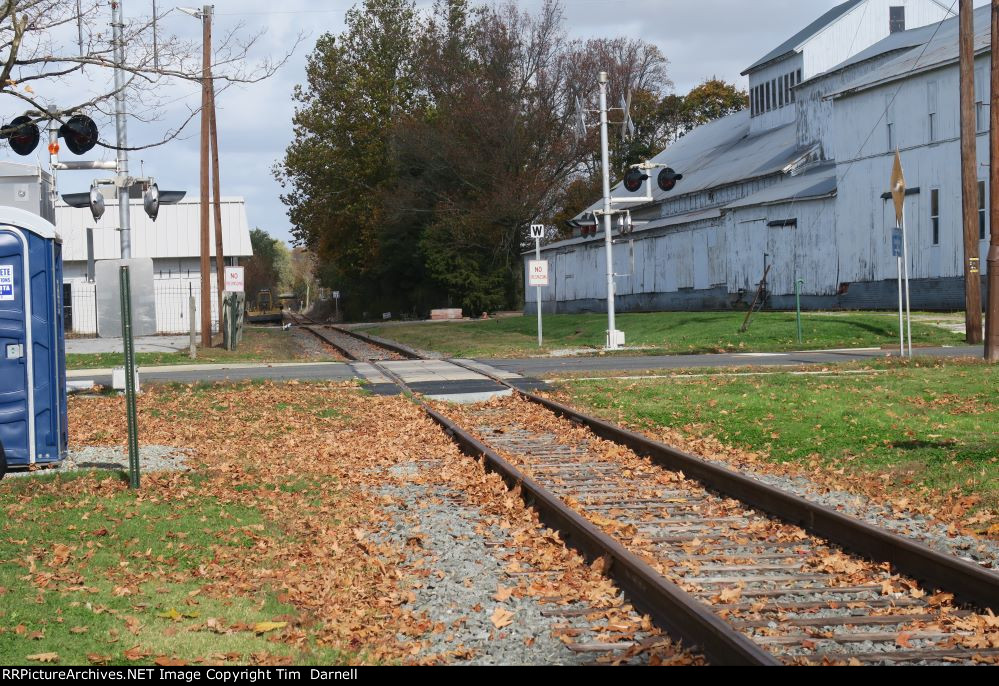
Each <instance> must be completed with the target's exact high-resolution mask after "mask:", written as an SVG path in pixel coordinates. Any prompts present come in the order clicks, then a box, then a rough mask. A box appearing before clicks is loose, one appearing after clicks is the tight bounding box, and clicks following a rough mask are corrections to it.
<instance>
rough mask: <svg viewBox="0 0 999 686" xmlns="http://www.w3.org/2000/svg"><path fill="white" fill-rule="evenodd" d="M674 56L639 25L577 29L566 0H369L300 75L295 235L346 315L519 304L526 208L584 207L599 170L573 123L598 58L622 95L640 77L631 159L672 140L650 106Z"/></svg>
mask: <svg viewBox="0 0 999 686" xmlns="http://www.w3.org/2000/svg"><path fill="white" fill-rule="evenodd" d="M667 66H668V62H667V61H666V59H665V57H664V56H663V55H662V54H661V53H660V51H659V50H658V49H657V48H655V46H652V45H649V44H647V43H644V42H642V41H636V40H631V39H607V40H604V39H599V40H594V41H591V42H589V43H580V42H572V41H569V40H568V39H567V38H566V36H565V32H564V17H563V13H562V9H561V5H560V4H559V2H558V1H557V0H545V2H543V3H542V4H541V7H540V9H539V10H538V11H536V12H534V13H526V12H522V11H521V10H520V9H518V7H517V5H516V4H515V3H514V2H508V3H507V4H504V5H499V6H490V5H484V4H483V5H474V4H472V2H470V0H436V2H435V4H434V7H433V11H432V12H431V13H430V15H429V16H428V17H427V18H425V19H423V20H419V19H417V17H416V15H415V13H414V12H413V5H412V4H411V2H410V1H409V0H364V1H363V2H362V3H361V4H360V5H359V6H357V7H356V8H355V9H353V10H351V11H350V13H348V17H347V28H346V30H345V31H344V32H343V33H342V34H340V35H339V36H332V35H325V36H323V37H321V38H320V39H319V41H318V42H317V44H316V49H315V51H314V52H313V53H312V54H311V55H310V56H309V60H308V67H307V82H306V84H304V85H303V86H300V87H299V88H297V89H296V91H295V99H296V101H297V102H298V108H297V110H296V114H295V119H294V125H295V136H294V142H293V143H292V144H291V145H290V146H289V147H288V150H287V152H286V155H285V159H284V161H283V162H282V163H281V165H280V166H279V167H278V168H277V169H276V170H275V171H276V174H277V176H278V178H279V179H280V180H281V181H282V183H283V184H284V187H285V190H286V193H285V194H284V195H283V196H282V199H283V200H284V202H285V203H286V204H287V205H288V208H289V216H290V217H291V220H292V224H293V226H294V229H293V233H294V235H295V238H296V240H297V241H299V242H300V243H302V244H303V245H305V246H306V247H308V248H309V249H311V250H313V251H314V252H315V253H316V254H317V257H318V259H319V265H318V269H317V271H316V273H317V274H320V275H321V277H322V279H323V285H324V286H328V287H331V288H334V289H337V290H341V291H343V292H344V293H345V303H347V307H348V308H349V311H348V315H349V316H355V317H356V316H358V315H361V314H362V313H363V311H364V310H367V311H369V312H378V311H385V310H390V311H393V312H413V311H416V312H417V313H426V311H427V310H429V309H431V308H433V307H440V306H460V307H462V308H464V309H466V310H467V311H468V312H469V313H470V314H475V313H478V312H481V311H483V310H496V309H499V308H507V307H516V306H518V305H519V303H520V302H521V297H522V293H523V275H522V267H521V259H520V254H521V252H523V251H524V250H525V249H527V248H528V247H530V246H531V245H533V243H532V242H531V241H530V240H529V238H528V227H529V225H530V224H532V223H535V222H538V221H541V222H545V223H550V222H551V221H552V219H553V218H559V217H568V216H572V214H574V213H575V212H577V211H578V209H581V208H577V207H576V206H577V205H578V204H579V202H580V198H582V197H584V195H586V194H587V192H588V190H589V189H591V188H598V186H594V185H593V184H594V182H595V181H596V180H597V179H598V177H597V176H596V175H595V172H596V170H598V169H599V148H598V145H597V140H598V132H597V131H596V130H595V129H594V128H591V129H590V130H589V131H588V132H587V134H586V136H584V137H582V139H578V138H577V135H576V131H575V129H576V127H575V123H574V115H575V109H576V108H575V102H576V99H577V98H578V99H580V100H582V101H584V102H585V103H588V105H587V106H591V104H592V99H593V96H594V94H595V92H596V73H597V71H599V70H600V69H603V70H605V71H608V72H610V73H611V74H612V76H611V79H612V83H613V87H614V90H612V94H611V98H612V100H613V104H614V105H615V106H616V105H617V102H618V101H619V100H620V99H621V96H626V94H627V93H628V92H629V90H630V91H631V93H632V101H633V109H634V111H636V112H641V113H642V116H641V117H640V119H641V121H640V123H639V127H638V128H639V135H638V136H637V137H636V139H635V140H633V141H629V142H628V143H627V144H626V145H621V146H620V147H618V146H617V145H616V146H615V152H614V154H615V168H618V167H623V166H624V161H625V160H627V159H637V158H638V157H639V156H641V155H645V154H647V152H648V151H651V150H653V149H655V146H656V144H657V143H658V140H659V137H660V133H659V132H658V130H657V129H656V128H655V127H657V126H660V124H659V122H658V121H655V120H653V118H652V117H646V116H645V112H646V111H648V112H656V111H658V110H657V105H658V103H659V101H660V100H661V98H662V97H663V96H664V95H665V93H666V91H667V90H668V88H669V87H670V85H671V84H670V82H669V78H668V75H667ZM618 119H620V117H618ZM570 212H571V213H570Z"/></svg>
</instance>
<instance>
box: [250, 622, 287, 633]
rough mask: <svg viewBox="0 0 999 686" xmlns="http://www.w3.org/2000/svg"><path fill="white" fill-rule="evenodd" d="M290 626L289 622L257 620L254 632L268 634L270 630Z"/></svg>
mask: <svg viewBox="0 0 999 686" xmlns="http://www.w3.org/2000/svg"><path fill="white" fill-rule="evenodd" d="M286 626H288V622H257V623H256V624H254V625H253V633H255V634H258V635H259V634H266V633H268V632H270V631H276V630H277V629H283V628H285V627H286Z"/></svg>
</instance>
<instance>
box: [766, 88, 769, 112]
mask: <svg viewBox="0 0 999 686" xmlns="http://www.w3.org/2000/svg"><path fill="white" fill-rule="evenodd" d="M766 91H767V94H766V99H767V107H766V111H767V112H769V111H770V82H769V81H767V83H766Z"/></svg>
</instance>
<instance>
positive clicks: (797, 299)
mask: <svg viewBox="0 0 999 686" xmlns="http://www.w3.org/2000/svg"><path fill="white" fill-rule="evenodd" d="M804 283H805V282H804V280H802V279H798V280H797V281H795V282H794V307H795V310H797V312H798V345H801V339H802V336H801V286H802V285H803V284H804Z"/></svg>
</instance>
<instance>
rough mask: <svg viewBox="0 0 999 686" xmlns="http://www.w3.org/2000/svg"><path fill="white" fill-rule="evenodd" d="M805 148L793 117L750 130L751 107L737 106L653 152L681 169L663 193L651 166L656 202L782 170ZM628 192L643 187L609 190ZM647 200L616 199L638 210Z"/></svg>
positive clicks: (623, 194)
mask: <svg viewBox="0 0 999 686" xmlns="http://www.w3.org/2000/svg"><path fill="white" fill-rule="evenodd" d="M804 152H805V151H804V150H802V149H801V148H799V147H798V141H797V132H796V126H795V124H794V123H789V124H785V125H784V126H780V127H778V128H775V129H771V130H769V131H764V132H763V133H759V134H755V135H752V136H750V135H749V111H748V110H742V111H741V112H736V113H735V114H732V115H729V116H727V117H723V118H722V119H718V120H716V121H713V122H709V123H707V124H704V125H703V126H699V127H697V128H696V129H694V130H693V131H691V132H690V133H688V134H687V135H686V136H684V137H683V138H681V139H680V140H678V141H677V142H676V143H674V144H673V145H671V146H670V147H668V148H666V149H665V150H664V151H662V152H661V153H659V154H658V155H656V156H655V157H654V158H652V160H651V161H652V162H655V163H657V164H664V165H667V166H669V167H672V168H673V169H675V170H676V171H677V172H678V173H680V174H683V179H682V180H681V181H680V182H679V183H678V184H677V186H676V188H675V189H674V190H672V191H670V192H669V193H665V192H663V191H661V190H659V187H658V186H657V185H656V184H655V175H656V174H658V170H652V173H651V174H650V176H652V177H653V179H652V183H651V185H652V197H653V203H659V202H662V201H663V200H666V199H667V198H675V197H679V196H682V195H688V194H690V193H697V192H700V191H705V190H709V189H712V188H717V187H719V186H725V185H727V184H731V183H738V182H740V181H744V180H747V179H752V178H758V177H760V176H766V175H768V174H774V173H778V172H780V171H781V170H783V169H784V168H785V167H786V166H787V165H788V164H790V163H791V162H793V161H794V160H796V159H797V158H799V157H800V156H801V155H802V154H804ZM643 188H644V187H643ZM629 195H639V196H640V195H641V192H639V193H638V194H629V193H628V192H627V191H625V190H624V187H623V185H622V184H620V183H619V184H617V185H616V186H615V187H614V188H613V189H612V190H611V196H612V197H615V198H626V197H628V196H629ZM648 204H649V203H635V204H634V205H620V204H615V208H616V209H631V210H634V209H636V208H638V207H642V206H643V205H645V206H647V205H648ZM602 207H603V202H602V201H597V202H594V203H593V204H592V205H590V206H589V207H588V208H587V209H586V210H585V211H584V212H582V213H581V214H580V215H577V219H578V218H580V217H581V216H583V215H585V214H589V213H591V212H593V211H594V210H599V209H601V208H602Z"/></svg>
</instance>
